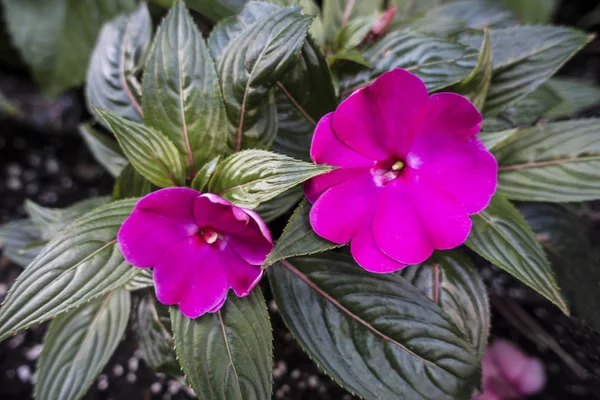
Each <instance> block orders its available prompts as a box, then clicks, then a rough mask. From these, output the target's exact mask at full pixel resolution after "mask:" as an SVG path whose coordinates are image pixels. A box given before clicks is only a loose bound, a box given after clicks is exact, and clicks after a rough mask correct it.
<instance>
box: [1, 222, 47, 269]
mask: <svg viewBox="0 0 600 400" xmlns="http://www.w3.org/2000/svg"><path fill="white" fill-rule="evenodd" d="M45 245H46V242H45V241H43V240H42V235H41V233H40V230H39V229H38V227H37V225H36V224H34V223H33V222H32V221H31V220H29V219H19V220H16V221H11V222H7V223H5V224H3V225H0V249H2V254H3V255H4V256H6V257H7V258H8V259H9V260H11V261H12V262H14V263H16V264H18V265H20V266H21V267H26V266H27V265H29V263H31V262H32V261H33V259H34V258H35V257H36V256H37V255H38V254H39V253H40V252H41V251H42V249H43V248H44V246H45Z"/></svg>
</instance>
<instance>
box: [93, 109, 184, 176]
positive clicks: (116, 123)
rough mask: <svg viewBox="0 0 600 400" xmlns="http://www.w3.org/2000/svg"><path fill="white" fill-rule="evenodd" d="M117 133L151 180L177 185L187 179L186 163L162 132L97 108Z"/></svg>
mask: <svg viewBox="0 0 600 400" xmlns="http://www.w3.org/2000/svg"><path fill="white" fill-rule="evenodd" d="M97 112H98V114H99V115H100V117H102V118H103V119H104V121H106V123H107V124H108V125H109V126H110V129H111V130H112V132H113V133H114V134H115V136H116V137H117V140H118V141H119V144H120V146H121V148H122V149H123V152H124V153H125V155H126V156H127V158H128V159H129V161H130V162H131V164H132V165H133V166H134V167H135V169H136V170H137V171H138V172H139V173H140V174H142V175H143V176H144V177H145V178H146V179H148V180H149V181H150V182H152V183H154V184H155V185H156V186H158V187H169V186H177V185H178V184H181V183H183V182H184V180H185V167H184V165H183V161H182V160H181V158H180V157H179V152H178V151H177V148H176V147H175V145H174V144H173V143H172V142H171V141H170V140H169V139H168V138H167V137H166V136H165V135H163V134H162V133H161V132H159V131H157V130H155V129H153V128H150V127H147V126H145V125H142V124H139V123H137V122H133V121H129V120H127V119H125V118H122V117H119V116H117V115H115V114H113V113H111V112H109V111H105V110H97Z"/></svg>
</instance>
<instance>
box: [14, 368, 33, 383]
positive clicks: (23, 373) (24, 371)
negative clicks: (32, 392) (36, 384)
mask: <svg viewBox="0 0 600 400" xmlns="http://www.w3.org/2000/svg"><path fill="white" fill-rule="evenodd" d="M17 375H18V376H19V380H20V381H21V382H23V383H26V382H29V381H30V380H31V368H29V365H21V366H20V367H19V368H17Z"/></svg>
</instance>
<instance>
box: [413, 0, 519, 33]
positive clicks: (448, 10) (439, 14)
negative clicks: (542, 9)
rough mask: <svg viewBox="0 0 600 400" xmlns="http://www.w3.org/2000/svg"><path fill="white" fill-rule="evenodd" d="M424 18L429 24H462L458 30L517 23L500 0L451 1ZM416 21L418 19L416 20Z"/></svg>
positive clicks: (497, 26) (495, 27)
mask: <svg viewBox="0 0 600 400" xmlns="http://www.w3.org/2000/svg"><path fill="white" fill-rule="evenodd" d="M405 1H411V0H405ZM419 3H421V1H419ZM425 18H427V21H428V22H429V23H430V24H433V23H435V22H437V23H438V24H444V23H448V22H449V21H453V22H454V23H455V24H456V23H459V24H460V25H462V26H463V27H462V29H460V32H463V31H465V30H467V28H470V29H484V28H490V29H498V28H506V27H509V26H513V25H517V24H518V23H519V21H518V20H517V19H516V18H515V16H514V15H513V13H512V12H511V10H510V9H509V8H508V7H506V5H505V4H502V0H463V1H453V2H450V3H449V4H444V5H443V6H441V7H436V8H434V9H432V10H430V11H429V12H428V13H427V14H426V16H425ZM418 22H419V20H417V23H418ZM415 25H417V24H415ZM456 33H458V32H456Z"/></svg>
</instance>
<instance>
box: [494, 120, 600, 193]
mask: <svg viewBox="0 0 600 400" xmlns="http://www.w3.org/2000/svg"><path fill="white" fill-rule="evenodd" d="M599 138H600V119H595V118H592V119H584V120H577V121H565V122H555V123H549V124H544V125H539V126H536V127H533V128H528V129H523V130H520V131H518V132H517V133H516V134H515V135H514V137H512V138H511V140H510V141H508V142H506V144H505V145H503V146H502V147H500V148H499V149H497V150H496V151H495V154H496V158H497V160H498V164H499V169H498V172H499V173H498V189H499V190H501V191H502V192H503V193H504V194H506V196H507V197H508V198H511V199H516V200H526V201H552V202H570V201H585V200H594V199H598V198H600V140H599Z"/></svg>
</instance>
